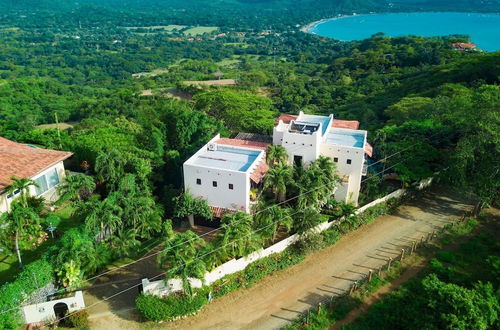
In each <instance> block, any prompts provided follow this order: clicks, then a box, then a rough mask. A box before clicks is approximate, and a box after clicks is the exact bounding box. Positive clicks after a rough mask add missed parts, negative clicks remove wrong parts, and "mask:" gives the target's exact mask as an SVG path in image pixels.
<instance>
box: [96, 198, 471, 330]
mask: <svg viewBox="0 0 500 330" xmlns="http://www.w3.org/2000/svg"><path fill="white" fill-rule="evenodd" d="M471 207H472V205H470V204H469V203H468V202H466V200H465V198H464V197H463V196H461V195H459V194H456V193H450V192H442V191H437V190H435V191H432V192H429V193H426V195H425V196H423V197H422V198H419V199H418V200H415V201H411V202H409V203H407V204H406V205H405V206H402V207H400V208H399V210H398V212H397V213H395V214H393V215H388V216H382V217H379V218H377V219H376V220H375V221H373V222H372V223H371V224H369V225H367V226H364V227H362V228H360V229H359V230H356V231H355V232H352V233H350V234H349V235H347V236H345V237H343V238H342V239H341V240H340V241H339V242H337V243H336V244H335V245H333V246H331V247H329V248H327V249H324V250H321V251H318V252H316V253H313V254H311V255H309V256H308V257H307V258H306V260H305V261H304V262H302V263H301V264H299V265H295V266H293V267H291V268H289V269H285V270H283V271H280V272H277V273H275V274H274V275H271V276H268V277H266V278H264V279H263V280H262V281H260V282H259V283H258V284H256V285H255V286H253V287H252V288H249V289H245V290H238V291H236V292H232V293H230V294H229V295H227V296H225V297H222V298H220V299H216V300H215V301H213V302H212V303H211V304H209V305H208V306H206V307H205V308H204V309H203V310H202V311H201V312H200V313H199V314H198V315H195V316H192V317H188V318H186V319H183V320H179V321H176V322H172V323H164V324H161V325H158V327H160V328H165V329H208V328H210V329H276V328H280V327H282V326H284V325H286V324H289V323H290V322H291V320H293V319H294V318H296V317H297V316H298V315H299V314H301V313H303V312H304V311H306V310H308V309H309V308H311V306H315V305H317V303H318V302H319V301H321V300H324V299H326V298H327V297H331V296H335V295H339V294H341V293H343V292H345V291H346V290H347V289H348V287H349V286H350V285H351V284H352V282H354V281H356V280H359V279H360V278H362V277H363V276H365V274H366V273H367V271H368V269H372V268H377V267H380V266H381V265H382V264H384V263H385V262H386V260H387V259H388V258H389V257H391V256H393V257H394V256H396V255H398V254H399V253H400V251H401V249H402V248H403V247H408V246H410V245H411V242H412V241H413V240H418V239H420V238H421V237H422V236H424V235H427V234H428V233H429V232H432V231H434V230H436V229H439V228H441V227H442V226H444V225H445V224H447V223H449V222H450V221H451V220H454V219H456V218H458V217H459V216H461V215H462V214H463V212H464V211H465V210H467V209H470V208H471ZM135 320H137V315H136V314H135V312H133V311H124V313H119V314H118V315H116V314H113V315H109V313H108V314H106V315H102V316H101V317H94V318H93V319H92V323H91V325H92V328H93V329H115V328H116V329H118V328H121V329H138V328H144V326H145V325H142V324H140V323H137V322H135Z"/></svg>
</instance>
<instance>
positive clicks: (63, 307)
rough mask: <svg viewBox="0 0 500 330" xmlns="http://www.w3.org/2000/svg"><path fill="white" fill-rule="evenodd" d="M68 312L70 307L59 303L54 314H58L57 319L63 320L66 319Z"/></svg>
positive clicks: (55, 306)
mask: <svg viewBox="0 0 500 330" xmlns="http://www.w3.org/2000/svg"><path fill="white" fill-rule="evenodd" d="M67 312H68V305H66V304H65V303H57V304H55V305H54V314H56V317H57V318H58V319H62V318H63V317H65V316H66V313H67Z"/></svg>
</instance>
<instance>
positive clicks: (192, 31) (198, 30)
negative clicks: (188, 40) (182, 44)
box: [184, 26, 219, 36]
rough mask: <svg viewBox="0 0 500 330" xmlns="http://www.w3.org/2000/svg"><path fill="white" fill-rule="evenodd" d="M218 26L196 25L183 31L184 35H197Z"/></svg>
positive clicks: (208, 31) (215, 28) (216, 28)
mask: <svg viewBox="0 0 500 330" xmlns="http://www.w3.org/2000/svg"><path fill="white" fill-rule="evenodd" d="M218 29H219V28H218V27H216V26H197V27H192V28H190V29H187V30H186V31H184V34H185V35H191V36H197V35H200V34H204V33H210V32H214V31H217V30H218Z"/></svg>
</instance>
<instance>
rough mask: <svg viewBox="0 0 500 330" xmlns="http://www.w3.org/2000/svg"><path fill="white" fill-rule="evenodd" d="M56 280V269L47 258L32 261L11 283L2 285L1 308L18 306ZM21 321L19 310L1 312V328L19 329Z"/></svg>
mask: <svg viewBox="0 0 500 330" xmlns="http://www.w3.org/2000/svg"><path fill="white" fill-rule="evenodd" d="M53 281H54V270H53V268H52V266H51V264H50V263H48V262H47V261H46V260H45V259H40V260H37V261H35V262H32V263H30V264H28V265H26V267H24V269H23V271H22V272H21V273H19V275H17V277H16V279H15V280H14V281H13V282H11V283H6V284H4V285H3V286H2V287H0V310H2V311H5V310H10V309H12V308H16V307H18V306H19V305H20V304H21V302H23V301H24V300H25V299H26V298H27V297H28V296H29V295H30V294H32V293H33V292H34V291H35V290H37V289H38V288H40V287H43V286H45V285H47V284H48V283H50V282H53ZM20 322H21V315H20V313H19V310H18V309H17V310H12V311H9V312H7V313H1V314H0V329H3V328H5V329H17V328H18V327H19V323H20Z"/></svg>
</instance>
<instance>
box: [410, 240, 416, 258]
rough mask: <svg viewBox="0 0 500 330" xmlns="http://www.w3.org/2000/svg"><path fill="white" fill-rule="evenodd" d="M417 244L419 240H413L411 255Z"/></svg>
mask: <svg viewBox="0 0 500 330" xmlns="http://www.w3.org/2000/svg"><path fill="white" fill-rule="evenodd" d="M416 245H417V242H415V241H413V243H412V244H411V250H410V255H412V254H413V252H414V251H415V246H416Z"/></svg>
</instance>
